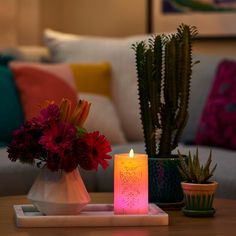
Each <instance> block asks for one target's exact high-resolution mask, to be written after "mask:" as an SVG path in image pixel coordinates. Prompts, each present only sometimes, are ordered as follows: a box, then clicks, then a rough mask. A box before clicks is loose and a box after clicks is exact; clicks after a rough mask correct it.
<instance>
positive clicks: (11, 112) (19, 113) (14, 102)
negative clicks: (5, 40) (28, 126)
mask: <svg viewBox="0 0 236 236" xmlns="http://www.w3.org/2000/svg"><path fill="white" fill-rule="evenodd" d="M23 121H24V113H23V110H22V107H21V103H20V100H19V96H18V92H17V90H16V87H15V83H14V80H13V74H12V72H11V71H10V69H9V68H7V67H6V66H0V146H3V144H7V143H8V142H9V141H10V140H11V134H12V131H13V130H15V129H16V128H18V127H19V126H20V125H21V124H22V123H23Z"/></svg>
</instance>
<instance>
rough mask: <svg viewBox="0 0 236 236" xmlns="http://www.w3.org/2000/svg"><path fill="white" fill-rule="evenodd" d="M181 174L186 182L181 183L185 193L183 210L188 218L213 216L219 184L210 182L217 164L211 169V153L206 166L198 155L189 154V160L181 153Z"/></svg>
mask: <svg viewBox="0 0 236 236" xmlns="http://www.w3.org/2000/svg"><path fill="white" fill-rule="evenodd" d="M179 158H180V166H179V172H180V174H181V176H182V177H183V179H184V180H185V181H183V182H181V186H182V188H183V192H184V200H185V204H186V205H185V207H184V208H183V209H182V210H183V212H184V214H185V215H186V216H212V215H214V213H215V209H214V208H213V207H212V205H213V200H214V194H215V191H216V188H217V186H218V183H217V182H215V181H209V179H210V178H211V177H212V176H213V173H214V171H215V169H216V166H217V164H215V166H214V167H213V168H212V169H210V165H211V162H212V159H211V152H210V154H209V157H208V160H207V162H206V164H205V165H201V164H200V161H199V157H198V149H197V151H196V154H195V155H194V156H193V158H192V156H191V153H190V152H189V155H188V160H187V162H186V160H185V158H184V157H183V156H182V155H181V154H180V153H179Z"/></svg>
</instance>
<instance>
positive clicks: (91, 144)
mask: <svg viewBox="0 0 236 236" xmlns="http://www.w3.org/2000/svg"><path fill="white" fill-rule="evenodd" d="M76 150H77V153H78V158H79V165H80V166H81V167H82V168H84V169H85V170H93V169H95V170H97V169H98V165H99V164H100V165H101V166H102V167H103V169H106V168H107V167H108V162H107V160H106V159H111V156H110V155H108V154H107V153H108V152H111V146H110V143H109V142H108V141H107V140H106V138H105V136H104V135H100V134H99V132H98V131H96V132H93V133H87V134H85V135H84V136H83V138H80V139H78V140H77V143H76Z"/></svg>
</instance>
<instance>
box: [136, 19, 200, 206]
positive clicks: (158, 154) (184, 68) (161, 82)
mask: <svg viewBox="0 0 236 236" xmlns="http://www.w3.org/2000/svg"><path fill="white" fill-rule="evenodd" d="M196 35H197V30H196V27H194V26H188V25H185V24H181V25H180V26H179V27H178V29H177V32H176V33H173V34H169V35H165V34H162V35H157V36H153V37H152V38H150V39H149V42H148V44H146V43H145V42H144V41H142V42H138V43H136V44H134V45H133V49H134V50H135V56H136V70H137V78H138V92H139V103H140V111H141V112H140V114H141V121H142V126H143V132H144V141H145V149H146V153H147V154H148V157H149V158H148V159H149V160H148V164H149V201H150V202H155V203H158V204H159V205H160V204H161V205H162V206H164V205H166V204H167V205H168V206H170V205H172V204H174V205H176V204H177V205H178V204H179V203H181V202H183V192H182V189H181V185H180V182H181V176H180V174H179V171H178V168H177V166H178V163H179V158H178V155H172V150H174V149H175V148H176V147H177V146H178V142H179V140H180V137H181V134H182V132H183V129H184V127H185V125H186V123H187V120H188V103H189V96H190V80H191V75H192V66H193V64H194V63H193V61H192V42H193V39H194V38H195V36H196Z"/></svg>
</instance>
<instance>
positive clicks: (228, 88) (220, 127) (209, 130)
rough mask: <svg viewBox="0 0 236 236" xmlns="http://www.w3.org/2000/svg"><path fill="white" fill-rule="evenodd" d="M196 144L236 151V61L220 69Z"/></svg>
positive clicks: (225, 63)
mask: <svg viewBox="0 0 236 236" xmlns="http://www.w3.org/2000/svg"><path fill="white" fill-rule="evenodd" d="M196 143H197V144H203V145H210V146H218V147H224V148H229V149H235V150H236V62H235V61H229V60H224V61H222V62H221V63H220V64H219V66H218V70H217V73H216V76H215V80H214V83H213V86H212V88H211V91H210V94H209V96H208V99H207V102H206V104H205V107H204V111H203V113H202V116H201V119H200V123H199V127H198V131H197V134H196Z"/></svg>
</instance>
